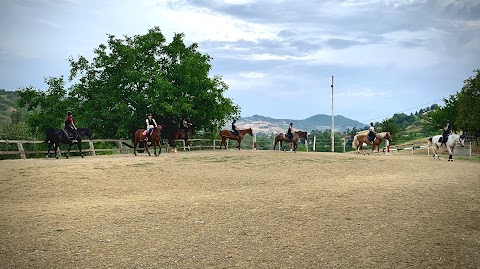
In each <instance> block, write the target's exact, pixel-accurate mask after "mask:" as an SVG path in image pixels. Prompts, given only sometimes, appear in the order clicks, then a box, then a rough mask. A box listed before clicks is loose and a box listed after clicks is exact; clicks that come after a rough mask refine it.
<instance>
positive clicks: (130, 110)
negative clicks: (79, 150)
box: [19, 27, 240, 138]
mask: <svg viewBox="0 0 480 269" xmlns="http://www.w3.org/2000/svg"><path fill="white" fill-rule="evenodd" d="M211 60H212V58H211V57H210V56H209V55H208V54H202V53H200V52H199V51H198V45H197V44H196V43H193V44H191V45H189V46H187V45H186V44H185V41H184V35H183V34H175V36H174V37H173V40H172V41H171V42H170V43H167V41H166V38H165V37H164V35H163V34H162V32H161V31H160V28H158V27H155V28H153V29H150V30H149V31H148V33H146V34H144V35H135V36H132V37H129V36H124V37H123V38H117V37H115V36H114V35H109V36H108V40H107V43H106V44H100V45H99V46H98V47H97V48H96V49H95V50H94V57H93V59H92V60H89V59H87V58H86V57H85V56H78V57H76V58H74V57H70V58H69V59H68V61H69V63H70V74H69V77H68V81H69V82H70V83H71V85H70V86H69V87H68V88H66V81H65V79H64V78H63V77H60V78H52V77H51V78H47V79H46V84H47V85H48V90H47V91H41V90H38V89H35V88H33V87H26V88H23V89H22V90H21V91H20V100H19V104H20V105H21V106H26V107H27V108H28V110H30V111H31V113H30V116H29V119H28V124H29V126H30V127H31V128H33V129H38V128H40V129H42V130H43V129H44V128H46V127H56V126H58V127H60V126H61V123H63V116H64V115H65V113H66V111H68V110H71V111H73V112H74V115H75V116H76V117H75V118H76V120H77V122H78V123H79V125H81V126H82V127H90V128H93V129H94V130H95V133H96V135H97V136H100V137H116V138H125V137H128V136H130V135H131V132H132V131H133V130H135V129H137V128H141V127H144V120H145V116H146V114H147V113H152V114H153V115H154V116H156V117H157V120H158V121H161V122H162V123H163V124H165V125H166V126H167V127H172V126H173V125H174V124H178V122H179V121H180V120H181V119H187V120H188V121H189V122H191V123H193V124H194V125H195V127H196V128H197V130H198V129H204V130H207V131H210V132H213V131H215V130H218V129H219V128H220V127H221V126H223V125H224V124H225V122H226V120H228V119H230V118H233V117H236V116H238V114H239V111H240V109H239V107H238V106H237V105H235V104H234V103H233V101H232V100H231V99H229V98H226V97H224V96H223V94H224V92H225V91H226V90H228V86H227V85H226V84H225V82H224V81H223V80H222V78H221V77H220V76H218V75H215V76H213V77H210V71H211V63H210V62H211Z"/></svg>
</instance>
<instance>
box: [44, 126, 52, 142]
mask: <svg viewBox="0 0 480 269" xmlns="http://www.w3.org/2000/svg"><path fill="white" fill-rule="evenodd" d="M54 132H55V129H54V128H51V127H49V128H47V129H45V136H46V138H45V141H44V143H45V144H48V143H49V142H50V140H51V136H52V135H53V133H54Z"/></svg>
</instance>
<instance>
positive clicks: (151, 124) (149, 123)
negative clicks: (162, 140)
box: [145, 113, 157, 141]
mask: <svg viewBox="0 0 480 269" xmlns="http://www.w3.org/2000/svg"><path fill="white" fill-rule="evenodd" d="M145 123H146V124H147V135H146V137H145V141H148V139H149V138H150V134H151V133H152V131H153V129H154V128H157V122H156V121H155V119H154V118H153V116H152V113H148V114H147V119H146V120H145Z"/></svg>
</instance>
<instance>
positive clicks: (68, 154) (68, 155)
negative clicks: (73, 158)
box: [66, 144, 72, 159]
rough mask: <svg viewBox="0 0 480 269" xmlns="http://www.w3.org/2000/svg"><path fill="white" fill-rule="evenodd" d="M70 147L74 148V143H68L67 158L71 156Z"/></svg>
mask: <svg viewBox="0 0 480 269" xmlns="http://www.w3.org/2000/svg"><path fill="white" fill-rule="evenodd" d="M70 149H72V144H68V148H67V157H66V158H67V159H68V157H70Z"/></svg>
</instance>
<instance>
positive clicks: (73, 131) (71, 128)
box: [64, 111, 79, 143]
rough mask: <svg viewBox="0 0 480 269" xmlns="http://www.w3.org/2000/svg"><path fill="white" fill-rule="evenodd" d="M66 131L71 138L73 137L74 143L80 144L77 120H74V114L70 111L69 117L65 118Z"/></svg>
mask: <svg viewBox="0 0 480 269" xmlns="http://www.w3.org/2000/svg"><path fill="white" fill-rule="evenodd" d="M64 130H65V131H66V132H67V134H68V135H69V136H71V137H72V143H77V142H78V139H79V137H78V134H77V127H76V126H75V120H74V119H73V116H72V112H71V111H68V112H67V116H65V128H64Z"/></svg>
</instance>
